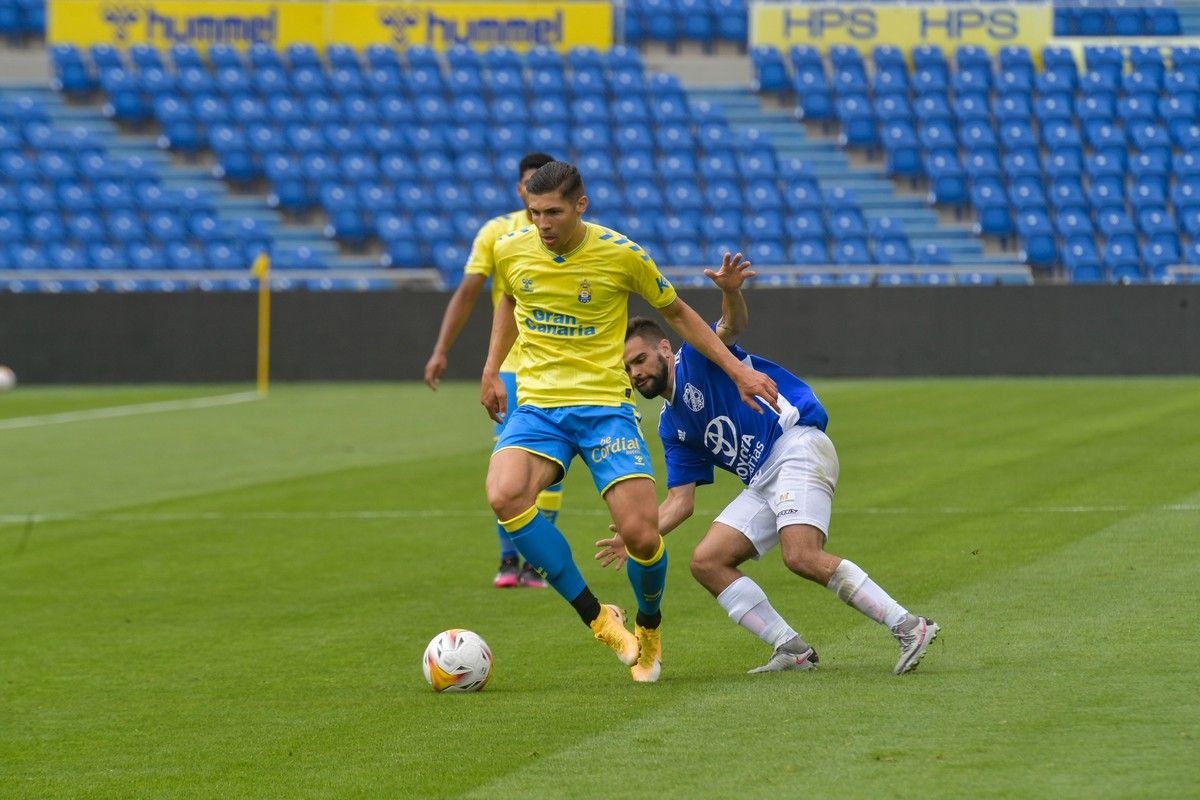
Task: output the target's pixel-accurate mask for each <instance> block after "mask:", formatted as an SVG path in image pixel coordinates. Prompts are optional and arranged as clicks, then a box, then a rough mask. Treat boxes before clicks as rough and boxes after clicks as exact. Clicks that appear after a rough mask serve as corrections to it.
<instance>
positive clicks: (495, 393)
mask: <svg viewBox="0 0 1200 800" xmlns="http://www.w3.org/2000/svg"><path fill="white" fill-rule="evenodd" d="M479 402H480V403H481V404H482V405H483V407H484V408H485V409H487V412H488V416H489V417H491V418H492V422H495V423H497V424H499V423H501V422H504V409H506V408H508V390H507V389H505V388H504V381H502V380H500V376H499V375H488V374H486V373H485V374H484V376H483V381H482V382H481V385H480V387H479Z"/></svg>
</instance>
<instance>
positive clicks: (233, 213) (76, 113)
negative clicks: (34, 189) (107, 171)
mask: <svg viewBox="0 0 1200 800" xmlns="http://www.w3.org/2000/svg"><path fill="white" fill-rule="evenodd" d="M5 91H8V92H11V93H13V94H14V95H15V94H21V95H27V96H31V97H33V98H35V99H37V100H38V101H39V102H41V103H42V104H43V105H44V107H45V108H46V111H47V113H48V115H49V116H50V119H51V121H52V122H53V123H54V124H55V126H56V127H59V128H71V127H75V126H78V125H83V126H86V127H87V128H88V129H89V130H91V131H92V132H93V133H95V134H96V135H97V136H98V137H99V139H100V140H101V141H102V142H103V143H104V146H105V149H106V150H107V151H108V153H109V155H111V156H113V157H114V158H128V157H131V156H138V157H140V158H142V159H143V160H145V161H146V162H147V163H149V164H153V165H154V166H155V168H156V169H157V170H158V172H159V174H160V175H161V176H162V185H163V188H166V189H176V190H179V189H184V188H189V187H194V188H196V189H198V190H200V191H202V192H204V193H205V194H208V195H209V196H211V197H212V198H213V205H214V207H215V210H216V213H217V216H218V217H219V218H221V219H225V220H241V219H246V218H250V219H254V220H256V221H257V222H258V223H259V224H260V225H262V226H263V227H264V228H265V230H266V232H267V233H268V234H269V235H270V236H271V238H272V239H273V240H274V241H276V242H278V243H280V244H284V245H287V246H289V247H308V248H310V249H311V250H312V251H313V252H314V253H316V254H318V255H320V256H321V257H322V260H323V261H324V262H326V264H327V265H328V266H329V267H330V268H332V269H377V268H378V267H379V259H378V257H370V256H342V255H340V254H339V252H338V248H337V244H336V243H335V242H333V241H331V240H329V239H326V238H325V236H324V235H323V234H322V232H321V229H320V228H319V227H317V226H315V225H299V224H295V223H290V222H285V221H284V219H283V217H282V215H281V214H280V213H279V212H278V211H276V210H275V209H273V208H271V207H270V206H268V205H267V201H266V197H265V195H233V194H230V192H229V189H228V187H227V186H226V185H225V183H224V182H223V181H220V180H218V179H217V178H214V177H213V176H212V173H211V171H210V170H209V169H208V168H207V167H199V166H181V165H178V164H175V163H173V162H172V160H171V157H170V155H168V154H167V153H166V152H164V151H163V150H161V149H159V147H158V137H157V135H155V134H141V133H125V132H122V131H121V130H120V129H119V128H118V127H117V125H116V124H115V123H114V122H113V121H112V120H110V119H109V118H108V117H106V116H104V113H103V112H102V111H101V110H100V108H99V106H98V105H86V106H81V105H71V104H67V103H65V102H64V101H63V98H62V96H61V95H59V94H58V93H57V92H55V91H54V90H52V89H45V88H41V87H8V88H6V90H5ZM247 266H249V265H247Z"/></svg>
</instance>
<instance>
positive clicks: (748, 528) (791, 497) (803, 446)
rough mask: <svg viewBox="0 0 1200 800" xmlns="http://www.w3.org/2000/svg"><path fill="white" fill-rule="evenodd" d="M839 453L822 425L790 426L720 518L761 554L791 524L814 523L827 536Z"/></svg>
mask: <svg viewBox="0 0 1200 800" xmlns="http://www.w3.org/2000/svg"><path fill="white" fill-rule="evenodd" d="M837 480H838V457H837V451H836V450H834V449H833V442H831V441H830V440H829V437H828V436H826V435H825V432H824V431H822V430H821V429H819V428H809V427H794V428H789V429H788V430H787V431H785V432H784V434H783V435H782V436H780V437H779V438H778V439H776V440H775V444H774V445H772V446H771V452H770V454H769V455H768V456H767V460H766V461H764V462H763V465H762V467H761V468H760V469H759V470H758V474H756V475H755V476H754V477H753V478H751V480H750V485H749V486H747V487H746V488H745V489H743V490H742V493H741V494H739V495H738V496H737V497H735V498H734V499H733V502H732V503H730V504H729V505H727V506H725V510H724V511H722V512H721V513H720V515H718V516H717V519H716V521H717V522H720V523H723V524H725V525H728V526H729V527H731V528H735V529H737V530H739V531H741V532H742V533H743V534H745V536H746V538H747V539H749V540H750V543H751V544H753V545H754V549H755V550H757V551H758V555H756V556H755V558H761V557H762V555H763V554H764V553H766V552H768V551H769V550H770V549H771V548H773V547H775V546H776V545H777V544H779V531H780V529H781V528H785V527H787V526H788V525H812V526H813V527H814V528H817V529H818V530H819V531H821V533H823V534H824V535H825V538H826V539H828V538H829V516H830V514H831V513H832V511H833V493H834V490H835V489H836V488H837Z"/></svg>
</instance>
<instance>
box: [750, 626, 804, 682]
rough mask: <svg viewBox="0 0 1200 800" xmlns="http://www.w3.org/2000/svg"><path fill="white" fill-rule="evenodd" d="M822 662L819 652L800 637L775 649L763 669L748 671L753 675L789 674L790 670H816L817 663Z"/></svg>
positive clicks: (756, 668)
mask: <svg viewBox="0 0 1200 800" xmlns="http://www.w3.org/2000/svg"><path fill="white" fill-rule="evenodd" d="M820 660H821V659H819V658H817V651H816V650H813V649H812V648H811V647H809V646H808V643H807V642H805V641H804V640H803V639H801V638H800V637H799V636H796V637H794V638H792V639H790V640H788V641H786V642H784V643H783V644H781V645H779V647H777V648H775V652H774V653H773V654H772V655H771V660H770V661H768V662H767V663H765V664H763V665H762V666H761V667H755V668H754V669H752V670H748V673H749V674H751V675H753V674H755V673H757V672H787V671H788V670H801V669H816V668H817V662H818V661H820Z"/></svg>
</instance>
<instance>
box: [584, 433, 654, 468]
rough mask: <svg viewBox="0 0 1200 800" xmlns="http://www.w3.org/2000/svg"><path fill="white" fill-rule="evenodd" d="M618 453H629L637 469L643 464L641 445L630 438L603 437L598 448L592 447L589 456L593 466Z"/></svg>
mask: <svg viewBox="0 0 1200 800" xmlns="http://www.w3.org/2000/svg"><path fill="white" fill-rule="evenodd" d="M618 453H630V454H631V455H632V456H633V460H634V463H636V464H637V465H638V466H639V467H640V466H643V465H644V464H645V460H644V459H643V457H642V455H641V453H642V443H641V442H639V441H638V440H637V439H635V438H633V437H632V436H617V437H612V436H605V437H604V438H603V439H601V440H600V446H599V447H593V448H592V450H591V452H590V453H589V455H590V456H591V459H592V463H593V464H599V463H600V462H601V461H604V460H605V459H606V458H608V457H609V456H612V455H616V454H618Z"/></svg>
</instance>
